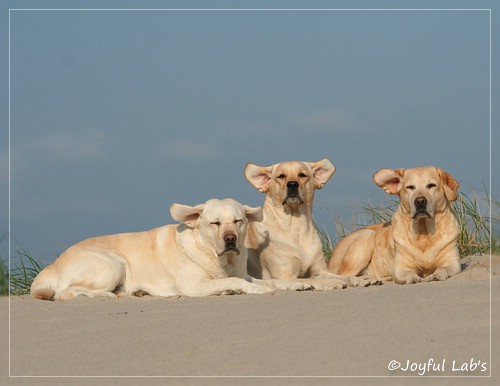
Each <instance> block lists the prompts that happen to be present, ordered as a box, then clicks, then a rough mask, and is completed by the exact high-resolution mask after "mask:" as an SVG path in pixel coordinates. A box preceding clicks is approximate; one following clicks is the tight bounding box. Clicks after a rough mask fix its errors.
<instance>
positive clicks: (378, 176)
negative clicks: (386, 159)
mask: <svg viewBox="0 0 500 386" xmlns="http://www.w3.org/2000/svg"><path fill="white" fill-rule="evenodd" d="M404 175H405V170H404V169H396V170H392V169H380V170H379V171H378V172H376V173H375V174H374V175H373V181H374V182H375V183H376V184H377V185H378V186H380V187H381V188H382V189H384V190H385V192H386V193H389V194H398V193H399V191H400V190H401V187H402V186H403V176H404Z"/></svg>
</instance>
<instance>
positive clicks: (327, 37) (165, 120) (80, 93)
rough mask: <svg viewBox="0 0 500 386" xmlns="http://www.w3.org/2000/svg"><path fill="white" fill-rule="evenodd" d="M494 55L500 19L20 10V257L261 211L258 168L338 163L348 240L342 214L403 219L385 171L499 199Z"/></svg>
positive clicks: (14, 142)
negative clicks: (418, 170)
mask: <svg viewBox="0 0 500 386" xmlns="http://www.w3.org/2000/svg"><path fill="white" fill-rule="evenodd" d="M41 3H42V4H43V3H44V2H41ZM46 3H47V4H51V3H49V2H46ZM375 3H377V2H371V3H370V8H377V7H376V4H375ZM410 3H411V2H410ZM480 3H481V2H475V3H468V4H465V5H466V7H465V8H471V7H472V6H473V7H474V8H485V7H487V8H491V4H489V3H487V2H485V4H483V5H481V4H480ZM26 4H29V3H26ZM37 4H38V5H37V8H43V7H41V4H40V2H39V3H37ZM54 4H57V3H54ZM91 4H93V3H91V2H87V3H79V2H71V5H72V6H74V7H75V8H76V7H85V8H88V7H90V6H91ZM96 4H101V3H96ZM110 4H113V6H116V4H119V3H117V2H112V3H110ZM123 4H126V5H127V6H126V7H125V8H138V7H141V8H143V7H145V6H147V4H148V2H133V1H129V2H126V3H125V2H124V3H123ZM176 4H178V3H176ZM214 4H217V3H214ZM231 4H233V6H234V3H231ZM269 4H270V3H269ZM279 4H280V6H282V5H283V4H284V3H283V2H281V3H279ZM312 4H314V3H313V2H311V5H309V4H308V5H309V6H312ZM318 4H319V3H318ZM325 4H327V5H328V8H335V6H334V5H335V3H334V2H329V3H325V2H323V3H321V7H324V6H325ZM349 4H351V6H352V5H353V4H352V3H349ZM360 4H361V3H360ZM381 4H382V3H381ZM387 4H390V5H391V6H389V8H399V6H400V5H401V2H399V3H398V2H392V3H384V6H383V7H381V8H386V6H385V5H387ZM447 4H448V6H449V4H452V3H447ZM67 5H68V3H64V4H63V6H67ZM119 5H120V4H119ZM166 5H168V3H167V2H164V3H160V7H161V8H168V7H167V6H166ZM203 5H204V6H205V7H206V6H207V5H208V4H206V3H203ZM238 5H241V6H246V7H250V6H252V7H253V6H255V5H256V3H251V2H239V3H238ZM285 5H286V4H285ZM405 5H408V6H410V4H409V3H407V4H405ZM59 6H61V4H59ZM98 6H104V5H98ZM106 6H108V5H106ZM154 6H155V7H156V8H157V7H158V3H156V4H155V5H154ZM267 6H269V5H267ZM414 6H416V4H414ZM453 6H454V7H456V6H457V4H455V3H453ZM4 7H5V6H4ZM10 7H11V8H14V7H16V8H17V7H19V8H22V7H21V6H19V4H18V3H13V4H10ZM225 7H227V4H225ZM432 8H439V7H438V4H437V3H436V4H435V5H434V6H433V7H432ZM460 8H462V7H460ZM2 16H3V19H5V18H6V17H7V18H8V12H6V10H5V9H3V12H2ZM4 25H5V24H4ZM2 32H3V34H5V32H6V29H5V27H3V30H2ZM7 32H8V31H7ZM489 39H490V13H489V12H488V11H484V10H482V11H480V10H471V11H451V10H444V11H437V10H434V11H383V10H374V11H366V10H365V11H362V10H357V11H355V10H352V11H340V10H336V11H285V10H281V11H173V10H170V11H159V10H155V11H104V10H95V11H81V10H80V11H76V10H70V11H53V10H45V11H29V10H22V11H21V10H17V11H11V12H10V69H11V70H10V133H11V149H10V150H11V152H10V161H11V181H10V182H11V184H10V188H11V191H10V193H11V203H10V209H11V223H10V230H11V237H12V239H11V240H12V245H13V247H15V245H16V242H19V243H20V244H22V245H23V246H24V247H25V248H26V249H27V250H28V251H30V253H31V254H32V255H33V256H35V257H36V258H39V259H41V260H42V261H44V262H50V261H51V260H53V258H54V257H55V256H56V255H57V254H59V253H61V252H62V251H63V250H64V249H65V248H66V247H69V246H70V245H72V244H74V243H75V242H77V241H79V240H82V239H84V238H87V237H90V236H95V235H102V234H109V233H119V232H128V231H140V230H146V229H150V228H153V227H156V226H160V225H163V224H166V223H171V222H172V219H171V218H170V215H169V207H170V205H171V204H172V203H174V202H178V203H184V204H190V205H191V204H192V205H194V204H198V203H201V202H204V201H206V200H208V199H210V198H224V197H232V198H235V199H237V200H239V201H241V202H242V203H245V204H249V205H253V206H257V205H260V204H262V202H263V198H264V197H263V196H262V195H261V194H260V193H258V192H257V191H256V190H254V188H252V187H251V185H250V184H249V183H248V182H247V181H246V180H245V179H244V177H243V168H244V166H245V164H246V162H253V163H256V164H259V165H269V164H272V163H276V162H280V161H285V160H291V159H299V160H304V161H316V160H318V159H321V158H324V157H327V158H329V159H330V161H331V162H332V163H333V164H334V165H335V166H336V167H337V172H336V174H335V175H334V176H333V178H332V179H331V180H330V182H329V183H328V184H327V185H326V186H325V187H324V188H323V190H321V191H318V193H317V195H316V202H315V215H316V217H317V219H318V221H319V222H320V223H322V224H324V225H325V226H326V227H327V229H328V230H329V231H330V232H331V233H332V235H333V236H335V230H334V229H335V228H334V225H333V224H332V220H331V214H332V213H334V214H337V215H341V216H342V217H343V218H344V220H345V222H347V223H349V222H350V221H351V217H352V213H353V208H356V207H359V206H360V205H362V203H364V202H368V201H370V202H372V203H375V204H378V203H386V202H387V196H386V195H385V194H384V193H383V192H382V191H381V190H380V189H379V188H377V187H376V186H375V184H374V183H373V182H372V175H373V173H374V172H375V171H377V170H378V169H380V168H382V167H389V168H407V167H408V168H409V167H413V166H420V165H430V164H433V165H436V166H439V167H441V168H443V169H445V170H447V171H449V172H450V173H451V174H452V175H453V176H454V177H455V178H456V179H457V180H458V181H459V182H460V183H461V188H462V190H463V191H464V192H466V193H470V192H472V191H479V192H482V191H483V183H485V184H486V185H487V186H489V182H490V180H489V177H490V153H489V150H490V138H489V137H490V116H489V114H490V77H489V66H490V52H489V47H490V41H489ZM4 40H5V39H4ZM7 41H8V38H7ZM2 47H4V48H5V41H4V45H3V46H2ZM2 65H3V66H4V65H5V62H3V63H2ZM3 75H4V74H3ZM7 76H8V75H7ZM3 79H8V78H6V77H5V76H4V77H3ZM6 96H7V97H8V93H5V92H4V93H3V94H2V98H5V97H6ZM2 100H4V99H2ZM7 105H8V103H7ZM2 106H4V107H3V109H4V110H3V111H8V108H5V105H4V103H2ZM4 121H5V120H4ZM2 135H3V137H2V139H3V138H6V135H5V133H2ZM0 157H1V159H2V164H4V162H6V161H7V160H8V157H9V152H8V146H7V145H6V141H3V140H2V143H1V147H0ZM2 178H8V174H7V172H6V170H5V169H3V170H2ZM492 193H493V194H494V195H495V194H496V195H497V196H498V193H499V186H498V182H496V181H493V184H492ZM1 194H2V202H6V199H7V192H6V190H5V189H4V190H2V193H1ZM4 209H6V206H5V205H4V206H3V207H2V210H4ZM4 213H6V210H5V212H4ZM2 225H3V226H5V225H6V222H2ZM7 226H8V225H7ZM7 230H8V228H6V229H0V231H7ZM2 256H3V253H2Z"/></svg>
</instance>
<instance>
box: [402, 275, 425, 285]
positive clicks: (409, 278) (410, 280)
mask: <svg viewBox="0 0 500 386" xmlns="http://www.w3.org/2000/svg"><path fill="white" fill-rule="evenodd" d="M421 281H422V278H421V277H420V276H418V275H417V274H416V273H415V272H412V273H409V274H408V275H406V279H405V282H404V284H417V283H420V282H421Z"/></svg>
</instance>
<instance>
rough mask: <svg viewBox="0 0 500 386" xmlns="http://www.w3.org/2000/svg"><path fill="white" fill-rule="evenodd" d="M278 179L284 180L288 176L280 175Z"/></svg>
mask: <svg viewBox="0 0 500 386" xmlns="http://www.w3.org/2000/svg"><path fill="white" fill-rule="evenodd" d="M276 178H279V179H280V180H282V179H283V178H286V176H285V175H284V174H280V175H279V176H278V177H276Z"/></svg>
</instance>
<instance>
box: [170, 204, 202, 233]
mask: <svg viewBox="0 0 500 386" xmlns="http://www.w3.org/2000/svg"><path fill="white" fill-rule="evenodd" d="M203 208H204V205H203V204H202V205H197V206H188V205H181V204H172V206H171V207H170V215H171V216H172V218H173V219H174V220H175V221H179V222H181V223H184V224H186V225H187V226H189V227H190V228H196V227H197V226H198V221H199V219H200V216H201V214H202V212H203Z"/></svg>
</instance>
